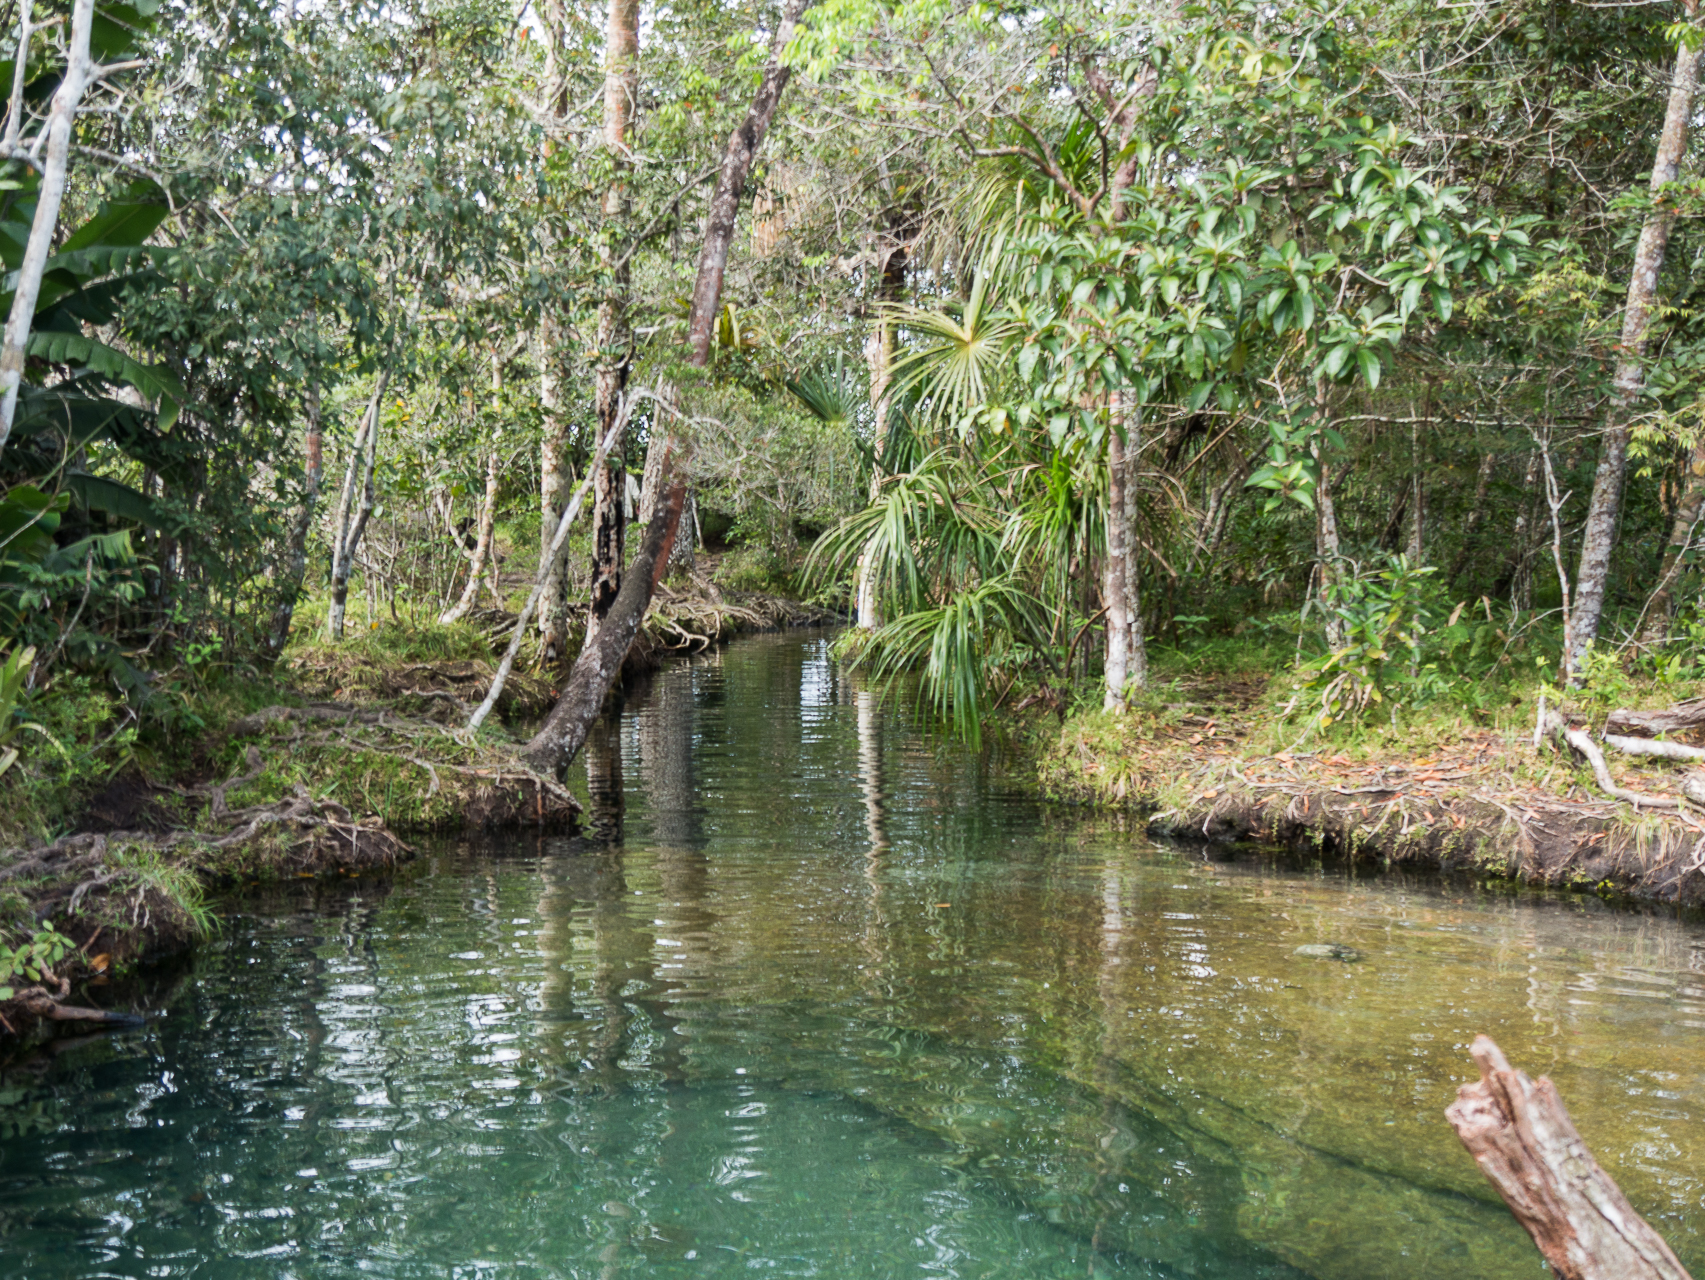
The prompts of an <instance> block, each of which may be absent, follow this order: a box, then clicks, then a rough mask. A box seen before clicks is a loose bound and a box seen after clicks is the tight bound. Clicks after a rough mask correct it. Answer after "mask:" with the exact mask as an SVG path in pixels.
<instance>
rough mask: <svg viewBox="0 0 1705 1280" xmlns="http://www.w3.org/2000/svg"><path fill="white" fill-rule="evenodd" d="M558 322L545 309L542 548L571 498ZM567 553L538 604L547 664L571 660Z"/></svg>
mask: <svg viewBox="0 0 1705 1280" xmlns="http://www.w3.org/2000/svg"><path fill="white" fill-rule="evenodd" d="M558 336H559V327H558V324H557V321H556V319H555V317H554V316H552V315H551V314H550V312H549V311H548V310H547V311H546V313H545V315H544V316H543V317H542V318H541V319H540V321H539V329H538V347H539V352H538V355H539V406H540V408H541V409H543V411H544V419H545V433H544V439H543V440H542V441H541V443H540V445H539V550H540V552H541V553H543V552H544V551H546V550H547V549H548V548H549V547H550V545H551V535H552V534H554V533H555V532H556V527H557V523H558V521H560V520H561V519H562V509H563V505H564V503H565V502H566V501H567V496H568V486H569V485H570V484H571V483H572V477H571V476H570V475H569V474H568V472H569V466H568V443H569V417H568V414H566V413H564V412H563V406H562V387H561V382H560V380H559V378H558V376H557V364H556V361H557V347H558ZM568 582H569V573H568V556H567V555H566V554H562V553H558V554H557V555H556V556H554V557H553V558H552V560H551V563H550V567H549V569H548V570H547V571H546V577H545V587H544V595H543V596H542V597H541V601H542V602H541V606H540V609H539V643H540V647H541V657H542V660H543V664H544V666H545V667H546V668H551V667H556V666H559V665H561V664H563V663H565V662H566V661H567V660H568Z"/></svg>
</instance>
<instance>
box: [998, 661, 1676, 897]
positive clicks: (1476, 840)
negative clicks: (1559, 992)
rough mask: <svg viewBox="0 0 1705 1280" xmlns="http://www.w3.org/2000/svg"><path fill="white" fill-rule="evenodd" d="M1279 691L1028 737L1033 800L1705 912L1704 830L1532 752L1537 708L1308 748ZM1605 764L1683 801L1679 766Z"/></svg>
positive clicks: (1092, 716) (1553, 752) (1047, 729)
mask: <svg viewBox="0 0 1705 1280" xmlns="http://www.w3.org/2000/svg"><path fill="white" fill-rule="evenodd" d="M1277 679H1279V677H1278V676H1269V675H1267V674H1265V673H1261V672H1254V673H1241V674H1231V675H1221V676H1205V677H1199V678H1194V679H1187V680H1181V681H1178V682H1176V683H1175V684H1174V685H1173V686H1172V692H1171V693H1168V694H1163V695H1159V696H1160V697H1163V698H1165V699H1166V700H1165V701H1157V702H1154V703H1151V704H1150V705H1149V706H1147V707H1146V708H1142V709H1133V710H1131V711H1128V712H1125V713H1123V714H1109V713H1106V712H1102V711H1088V712H1079V713H1076V714H1074V715H1071V716H1068V717H1066V718H1065V720H1064V722H1063V723H1061V722H1060V721H1058V720H1052V719H1050V720H1048V721H1045V722H1044V721H1031V722H1029V723H1028V724H1027V726H1026V728H1025V730H1024V739H1025V742H1026V748H1025V749H1026V752H1027V753H1028V754H1029V756H1030V758H1031V759H1032V760H1033V761H1034V767H1035V778H1036V782H1037V785H1038V786H1039V787H1040V789H1041V791H1042V792H1043V794H1045V795H1046V796H1048V797H1050V798H1052V799H1057V800H1067V801H1072V802H1078V803H1086V804H1091V805H1101V806H1112V807H1118V808H1125V809H1130V810H1134V811H1136V812H1137V813H1139V814H1141V815H1142V816H1143V817H1144V819H1145V820H1146V822H1147V823H1148V826H1149V828H1150V830H1152V831H1153V832H1155V833H1156V834H1164V835H1171V836H1180V837H1185V838H1190V839H1196V840H1204V839H1205V840H1208V841H1211V842H1214V843H1221V844H1230V843H1239V842H1254V843H1261V844H1272V845H1285V846H1299V845H1301V846H1308V847H1312V848H1314V849H1317V850H1319V851H1320V852H1321V853H1323V854H1326V855H1329V856H1333V857H1339V858H1344V859H1346V860H1349V861H1351V862H1366V863H1377V864H1380V865H1383V866H1387V867H1409V868H1414V869H1418V870H1439V871H1448V872H1470V873H1473V874H1475V875H1480V876H1485V877H1488V878H1493V879H1501V880H1514V881H1520V882H1522V883H1526V884H1532V885H1541V886H1551V887H1567V888H1574V889H1580V890H1585V891H1592V892H1597V893H1601V894H1611V895H1626V896H1628V897H1631V898H1637V899H1643V900H1652V901H1660V902H1671V903H1679V904H1683V905H1688V906H1696V905H1701V904H1705V858H1701V856H1700V853H1701V851H1705V812H1702V811H1701V810H1700V809H1699V808H1697V807H1688V806H1687V805H1686V804H1685V802H1684V803H1683V805H1682V806H1681V807H1680V808H1679V809H1670V810H1668V811H1665V810H1661V809H1655V808H1651V807H1648V806H1645V805H1638V804H1630V803H1628V802H1625V801H1622V800H1618V799H1614V798H1612V797H1610V796H1608V795H1606V794H1605V792H1604V791H1603V790H1602V789H1601V788H1600V787H1599V785H1598V783H1597V780H1596V779H1595V778H1594V775H1593V773H1592V771H1591V769H1590V768H1589V767H1588V765H1587V764H1586V763H1585V762H1584V761H1582V760H1580V759H1579V758H1578V757H1576V756H1575V755H1574V754H1573V753H1572V752H1566V751H1564V750H1561V749H1560V748H1559V747H1557V746H1556V745H1554V744H1553V743H1552V742H1551V741H1549V740H1544V741H1541V742H1540V743H1539V744H1538V745H1536V743H1535V738H1534V720H1535V707H1534V702H1535V697H1536V691H1531V690H1530V691H1527V692H1526V694H1520V693H1518V694H1516V695H1514V696H1513V698H1512V701H1511V702H1510V703H1509V704H1508V705H1507V706H1505V707H1503V708H1500V709H1498V710H1496V711H1495V712H1493V713H1492V714H1491V715H1489V716H1483V717H1480V718H1479V719H1478V720H1477V719H1476V718H1475V717H1473V716H1469V715H1466V714H1465V715H1460V716H1453V715H1447V714H1437V715H1434V716H1432V717H1429V718H1426V719H1423V720H1421V721H1420V722H1419V724H1418V725H1416V726H1414V727H1410V728H1408V729H1406V730H1405V731H1404V732H1403V733H1401V734H1399V733H1378V732H1374V733H1367V734H1363V735H1358V736H1356V737H1354V738H1350V739H1348V740H1345V741H1343V742H1340V743H1337V744H1334V743H1333V742H1331V741H1328V742H1326V743H1324V744H1322V743H1319V742H1318V741H1315V742H1305V743H1302V744H1298V743H1295V741H1294V740H1295V739H1296V738H1298V736H1299V733H1298V729H1297V726H1296V725H1295V724H1294V723H1285V722H1282V721H1281V719H1280V717H1279V716H1278V714H1277V710H1276V708H1277V706H1278V702H1279V700H1278V699H1277V698H1276V697H1273V696H1271V695H1270V683H1271V682H1272V681H1274V680H1277ZM1589 718H1590V717H1589ZM1607 763H1608V767H1609V769H1610V771H1611V773H1612V776H1613V778H1614V781H1615V782H1616V783H1617V784H1618V785H1619V786H1621V787H1623V788H1626V789H1628V790H1630V791H1634V792H1639V793H1643V794H1646V795H1653V796H1656V795H1674V794H1675V793H1676V791H1677V789H1678V783H1679V778H1678V770H1679V768H1680V766H1679V765H1677V764H1676V763H1675V762H1670V761H1662V760H1652V759H1632V758H1627V757H1622V758H1618V757H1616V756H1614V755H1612V757H1611V759H1610V760H1609V761H1608V762H1607Z"/></svg>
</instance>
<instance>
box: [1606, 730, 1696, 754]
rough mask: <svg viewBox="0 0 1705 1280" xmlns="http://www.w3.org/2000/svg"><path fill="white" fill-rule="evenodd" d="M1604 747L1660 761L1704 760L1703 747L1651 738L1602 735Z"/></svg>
mask: <svg viewBox="0 0 1705 1280" xmlns="http://www.w3.org/2000/svg"><path fill="white" fill-rule="evenodd" d="M1604 745H1605V746H1607V747H1615V748H1616V749H1617V750H1618V751H1622V752H1626V753H1627V754H1628V755H1631V756H1656V757H1658V758H1659V759H1660V760H1705V747H1690V746H1688V745H1687V744H1686V743H1682V742H1658V741H1656V740H1655V739H1652V738H1625V737H1623V736H1622V735H1620V734H1615V733H1607V734H1605V735H1604Z"/></svg>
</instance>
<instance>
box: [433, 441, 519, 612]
mask: <svg viewBox="0 0 1705 1280" xmlns="http://www.w3.org/2000/svg"><path fill="white" fill-rule="evenodd" d="M502 479H503V477H502V474H501V472H500V470H499V467H498V460H497V450H496V449H495V448H494V449H493V450H492V451H491V453H490V454H488V455H487V456H486V463H485V497H484V498H483V499H482V500H481V502H480V514H479V533H478V535H477V540H476V541H475V543H474V554H473V557H472V559H471V560H470V562H469V564H468V585H467V586H466V587H464V588H463V589H462V596H461V599H459V600H457V601H456V603H455V604H453V605H451V606H450V607H449V608H448V609H446V610H445V611H444V612H443V613H442V614H440V615H439V616H438V621H439V622H440V623H441V624H444V625H446V626H448V625H449V624H450V623H452V622H456V621H459V620H460V619H461V618H462V617H463V616H464V615H466V613H467V612H468V610H469V609H472V608H473V607H474V602H475V601H476V600H478V599H479V595H480V580H481V578H483V577H484V575H485V569H486V562H487V560H488V558H489V557H490V555H491V533H492V528H493V527H494V526H495V525H496V523H497V490H498V486H499V484H500V483H501V481H502Z"/></svg>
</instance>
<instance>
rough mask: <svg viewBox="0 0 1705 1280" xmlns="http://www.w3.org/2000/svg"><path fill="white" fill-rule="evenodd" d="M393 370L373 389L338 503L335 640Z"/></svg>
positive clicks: (369, 508)
mask: <svg viewBox="0 0 1705 1280" xmlns="http://www.w3.org/2000/svg"><path fill="white" fill-rule="evenodd" d="M390 379H391V371H390V370H389V369H385V370H381V371H380V374H379V381H378V383H377V384H376V385H375V386H374V388H373V398H372V399H371V400H369V401H368V402H367V412H366V414H365V415H364V416H363V417H362V420H361V429H360V430H359V431H357V432H356V433H355V443H354V445H353V446H352V448H351V451H350V455H349V468H348V470H347V471H346V472H345V473H344V477H343V493H342V496H341V497H340V498H339V500H338V508H337V523H336V525H335V526H334V528H333V530H332V532H333V539H332V602H331V608H330V610H329V611H328V612H327V614H326V634H327V635H329V636H330V637H331V638H332V639H333V640H342V639H343V616H344V609H345V606H346V605H347V603H348V599H349V575H350V573H351V572H352V571H353V570H354V568H355V553H356V551H357V550H358V549H359V548H360V546H361V535H362V533H363V532H365V531H366V528H367V519H368V517H369V516H371V515H372V514H373V468H374V467H375V465H376V464H377V463H378V460H379V408H380V405H381V403H382V402H383V401H384V398H385V387H386V385H387V384H388V383H389V382H390ZM363 451H365V461H366V467H365V477H364V478H363V480H362V482H361V488H360V492H361V506H360V509H359V510H358V511H356V512H355V514H354V517H353V519H352V518H351V508H352V507H353V506H354V504H355V494H356V476H357V474H358V473H359V471H360V469H361V467H362V461H363Z"/></svg>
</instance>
